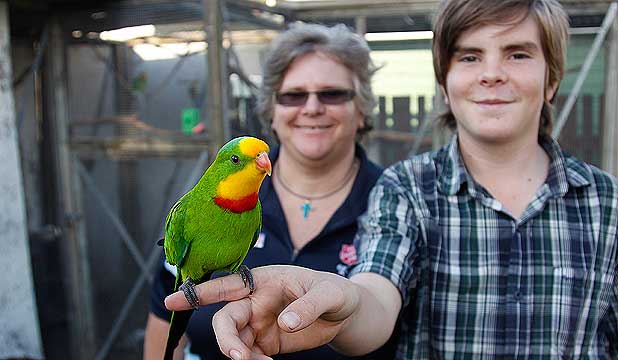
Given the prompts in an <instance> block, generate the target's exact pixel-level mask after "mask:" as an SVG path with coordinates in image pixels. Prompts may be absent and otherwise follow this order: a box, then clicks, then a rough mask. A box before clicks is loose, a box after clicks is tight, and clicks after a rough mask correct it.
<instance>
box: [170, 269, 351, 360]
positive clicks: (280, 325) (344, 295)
mask: <svg viewBox="0 0 618 360" xmlns="http://www.w3.org/2000/svg"><path fill="white" fill-rule="evenodd" d="M252 273H253V278H254V281H255V287H256V290H255V292H254V293H253V294H252V295H250V296H249V290H248V289H247V288H246V287H245V286H244V284H243V282H242V280H241V278H240V276H238V275H235V274H233V275H229V276H226V277H222V278H217V279H214V280H211V281H208V282H205V283H203V284H201V285H198V286H197V287H196V292H197V295H198V297H199V299H200V304H202V305H207V304H213V303H216V302H220V301H229V302H230V303H228V304H227V305H226V306H225V307H223V308H222V309H221V310H220V311H219V312H217V313H216V314H215V316H214V318H213V327H214V330H215V334H216V336H217V341H218V343H219V347H220V349H221V351H222V352H223V353H224V354H225V355H227V356H229V357H231V358H233V359H235V360H240V359H269V357H268V356H266V355H273V354H279V353H288V352H294V351H299V350H305V349H310V348H314V347H317V346H320V345H323V344H326V343H328V342H330V341H331V340H332V339H333V338H334V337H335V336H336V335H337V334H338V333H339V332H340V331H341V330H342V328H343V327H345V324H346V320H347V319H349V318H350V317H351V315H353V314H354V312H355V311H356V310H357V308H358V306H359V302H360V301H359V300H360V290H359V287H358V286H356V285H355V284H354V283H353V282H351V281H349V280H347V279H345V278H343V277H341V276H338V275H335V274H332V273H327V272H319V271H314V270H309V269H305V268H301V267H296V266H283V265H272V266H265V267H260V268H255V269H253V270H252ZM165 306H166V307H167V308H168V309H170V310H185V309H189V308H190V305H189V304H188V303H187V300H186V299H185V297H184V295H183V294H182V293H174V294H172V295H170V296H168V297H167V298H166V299H165Z"/></svg>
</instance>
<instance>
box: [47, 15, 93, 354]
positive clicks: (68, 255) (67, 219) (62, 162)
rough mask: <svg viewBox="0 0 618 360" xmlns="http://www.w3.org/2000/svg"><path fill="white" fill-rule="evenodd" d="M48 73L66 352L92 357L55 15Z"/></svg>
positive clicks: (84, 249) (63, 60)
mask: <svg viewBox="0 0 618 360" xmlns="http://www.w3.org/2000/svg"><path fill="white" fill-rule="evenodd" d="M47 51H48V52H47V62H46V64H47V65H48V68H47V71H48V74H49V75H48V77H47V84H46V89H45V90H46V97H47V103H48V104H49V105H50V106H49V109H48V110H47V113H48V114H49V116H50V119H49V120H51V132H50V136H51V137H52V142H53V147H52V149H53V152H54V154H53V161H54V164H55V170H54V171H55V174H54V181H55V184H56V192H57V195H56V198H57V199H58V202H59V204H58V208H57V211H56V213H57V214H58V216H57V219H56V221H57V223H58V225H60V226H61V227H62V230H63V232H62V234H63V235H62V237H61V240H60V241H61V249H62V256H63V261H62V263H63V264H64V265H65V269H64V273H65V281H66V282H65V287H66V291H67V302H68V304H67V305H68V306H67V307H68V309H67V313H68V321H69V335H70V336H69V338H70V343H71V358H73V359H92V358H94V354H95V339H96V335H95V329H96V327H95V326H94V310H93V302H92V284H91V282H90V267H89V262H88V259H89V256H88V246H87V239H86V231H85V224H84V219H83V216H84V214H83V210H82V199H81V186H80V185H81V183H80V182H79V177H78V174H77V169H76V168H75V164H74V162H75V161H78V160H77V158H76V157H75V155H74V154H72V153H71V152H70V149H69V130H68V128H69V103H68V96H69V95H68V79H67V71H66V65H67V57H66V46H65V42H64V37H63V33H62V29H61V27H60V24H59V19H58V18H57V17H56V18H54V19H53V21H52V26H51V36H50V43H49V47H48V50H47Z"/></svg>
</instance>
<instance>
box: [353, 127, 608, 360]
mask: <svg viewBox="0 0 618 360" xmlns="http://www.w3.org/2000/svg"><path fill="white" fill-rule="evenodd" d="M542 146H543V147H544V149H545V151H546V152H547V153H548V155H549V157H550V159H551V160H550V166H549V174H548V177H547V180H546V182H545V184H544V185H543V186H542V187H541V188H540V189H539V190H538V191H537V192H536V194H535V196H534V199H533V200H532V202H531V203H530V204H529V205H528V207H527V208H526V209H525V211H524V213H523V214H522V215H521V218H519V219H514V218H513V217H512V216H511V215H510V214H509V212H508V211H507V210H506V209H505V208H504V207H503V206H502V205H501V203H500V202H499V201H497V200H496V199H494V198H493V197H492V196H491V195H490V194H489V193H488V192H487V190H485V189H484V188H483V187H482V186H481V185H479V184H478V183H476V182H475V181H474V180H473V179H472V177H471V176H470V174H469V173H468V172H467V171H466V169H465V166H464V165H463V162H462V160H461V157H460V153H459V149H458V143H457V137H453V140H452V141H451V143H450V144H448V145H447V146H445V147H444V148H442V149H441V150H440V151H437V152H433V153H427V154H422V155H419V156H415V157H413V158H411V159H408V160H406V161H403V162H400V163H398V164H396V165H394V166H392V167H391V168H389V169H387V170H386V171H385V172H384V174H383V175H382V177H381V178H380V180H379V181H378V183H377V184H376V186H375V188H374V189H373V191H372V193H371V196H370V198H369V207H368V211H367V214H366V215H364V216H363V217H362V218H361V220H360V222H359V233H358V235H357V239H356V241H357V243H356V245H357V248H358V249H359V251H358V253H359V263H358V265H357V266H356V267H355V268H353V269H352V271H351V273H350V275H353V274H355V273H360V272H374V273H378V274H380V275H382V276H384V277H386V278H388V279H390V280H391V281H392V282H393V283H394V284H395V285H396V286H397V287H398V289H399V291H400V292H401V295H402V298H403V310H402V312H401V314H400V329H399V332H400V333H399V335H400V339H399V345H398V352H397V358H398V359H430V358H433V359H506V358H508V359H541V358H542V359H550V358H551V359H554V358H567V359H572V358H574V359H581V358H583V359H609V358H613V359H618V320H617V319H618V277H616V271H617V269H618V259H617V256H618V242H617V233H616V230H617V225H618V213H617V212H618V182H617V180H616V179H615V178H613V177H611V176H610V175H608V174H606V173H604V172H602V171H601V170H599V169H597V168H595V167H593V166H591V165H588V164H585V163H583V162H581V161H579V160H577V159H575V158H573V157H572V156H570V155H568V154H566V153H563V152H562V150H561V149H560V148H559V146H558V144H557V143H556V142H554V141H553V140H550V141H547V142H544V143H543V144H542Z"/></svg>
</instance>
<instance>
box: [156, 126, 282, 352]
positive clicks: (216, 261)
mask: <svg viewBox="0 0 618 360" xmlns="http://www.w3.org/2000/svg"><path fill="white" fill-rule="evenodd" d="M268 151H269V148H268V145H267V144H266V143H265V142H264V141H262V140H259V139H256V138H253V137H239V138H235V139H232V140H230V141H229V142H228V143H227V144H225V145H224V146H223V147H222V148H221V149H220V150H219V152H218V153H217V157H216V159H215V161H214V162H213V163H212V164H211V165H210V166H209V167H208V169H207V170H206V172H205V173H204V175H202V178H201V179H200V181H199V182H198V183H197V184H196V185H195V187H193V189H191V190H190V191H189V192H187V193H186V194H185V195H183V196H182V197H181V198H180V200H178V201H177V202H176V204H174V206H173V207H172V209H171V210H170V212H169V214H168V215H167V218H166V220H165V237H164V239H163V247H164V249H165V258H166V260H167V262H168V263H170V264H171V265H174V266H176V270H177V275H176V282H175V285H174V291H177V290H182V291H183V292H184V294H185V297H186V298H187V301H188V302H189V304H190V305H191V306H192V307H193V308H194V309H196V310H197V309H198V307H199V299H198V298H197V295H196V293H195V289H194V288H195V285H196V284H199V283H201V282H204V281H206V280H208V279H210V276H211V274H212V273H213V272H214V271H219V270H226V271H230V272H239V273H240V275H241V277H242V280H243V282H244V283H245V286H247V284H248V285H249V290H250V292H253V290H254V284H253V278H252V277H251V272H250V271H249V269H248V268H247V267H246V266H244V265H242V266H241V264H242V261H243V260H244V258H245V256H246V255H247V252H248V251H249V249H251V248H252V247H253V245H254V244H255V242H256V240H257V238H258V235H259V233H260V229H261V227H262V208H261V205H260V201H259V200H258V191H259V189H260V186H261V185H262V181H263V180H264V178H265V177H266V174H268V175H270V174H271V171H272V165H271V163H270V159H269V158H268ZM192 313H193V310H188V311H179V312H172V318H171V319H170V328H169V333H168V339H167V345H166V348H165V357H164V359H165V360H168V359H172V356H173V353H174V349H175V348H176V346H178V341H179V340H180V338H181V337H182V334H183V333H184V332H185V330H186V328H187V325H188V323H189V318H190V317H191V314H192Z"/></svg>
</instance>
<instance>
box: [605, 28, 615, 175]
mask: <svg viewBox="0 0 618 360" xmlns="http://www.w3.org/2000/svg"><path fill="white" fill-rule="evenodd" d="M607 35H608V36H607V47H606V49H607V51H606V66H605V69H606V70H605V71H606V76H605V109H604V114H605V116H604V119H603V122H604V124H603V129H604V131H603V169H604V170H606V171H608V172H609V173H611V174H613V175H618V144H616V138H618V119H617V118H616V114H618V16H617V17H614V21H613V23H612V27H611V28H610V30H609V32H608V34H607Z"/></svg>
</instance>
